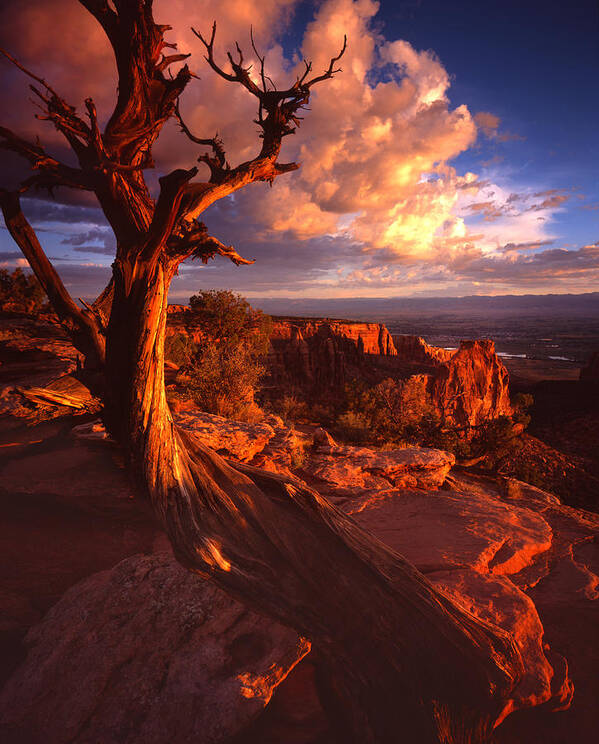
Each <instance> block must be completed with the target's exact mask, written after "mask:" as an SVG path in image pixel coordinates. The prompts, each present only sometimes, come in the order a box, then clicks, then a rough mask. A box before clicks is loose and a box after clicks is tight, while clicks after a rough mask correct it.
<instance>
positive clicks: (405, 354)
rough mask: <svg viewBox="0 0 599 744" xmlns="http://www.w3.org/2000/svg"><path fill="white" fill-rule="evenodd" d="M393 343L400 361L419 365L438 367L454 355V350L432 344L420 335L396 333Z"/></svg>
mask: <svg viewBox="0 0 599 744" xmlns="http://www.w3.org/2000/svg"><path fill="white" fill-rule="evenodd" d="M393 343H394V344H395V348H396V349H397V357H398V361H399V362H404V363H407V364H413V365H418V366H425V367H426V366H430V367H436V366H437V365H439V364H442V363H444V362H448V361H449V360H450V359H451V357H452V356H453V354H454V352H453V351H448V350H447V349H441V348H439V347H438V346H431V345H430V344H427V343H426V341H425V340H424V339H423V338H421V337H420V336H407V335H396V336H393Z"/></svg>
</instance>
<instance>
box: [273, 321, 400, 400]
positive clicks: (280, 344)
mask: <svg viewBox="0 0 599 744" xmlns="http://www.w3.org/2000/svg"><path fill="white" fill-rule="evenodd" d="M273 320H274V327H273V334H272V337H271V352H270V355H269V360H268V367H269V372H270V376H271V381H272V383H273V384H274V385H275V386H276V387H281V388H283V387H299V388H301V389H303V390H304V391H306V392H308V393H310V394H319V393H322V392H324V391H326V390H332V391H335V390H336V391H337V392H338V391H340V390H343V387H344V386H345V384H346V383H347V382H349V381H350V380H351V379H354V378H356V377H367V378H368V377H369V376H370V375H372V374H373V372H376V370H377V369H378V368H379V367H381V365H383V366H385V365H384V362H385V361H386V360H387V361H388V359H389V358H395V357H396V356H397V351H396V349H395V345H394V344H393V339H392V338H391V334H390V333H389V331H388V330H387V329H386V328H385V326H384V325H382V324H380V323H356V322H352V321H346V320H331V319H329V318H317V319H311V318H282V317H275V318H273ZM387 366H388V365H387Z"/></svg>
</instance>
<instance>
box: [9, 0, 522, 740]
mask: <svg viewBox="0 0 599 744" xmlns="http://www.w3.org/2000/svg"><path fill="white" fill-rule="evenodd" d="M81 2H82V4H83V5H84V6H85V7H86V8H87V9H88V10H89V11H90V12H91V13H92V14H93V15H94V17H95V18H96V19H97V20H98V22H99V23H100V24H101V25H102V27H103V28H104V30H105V32H106V34H107V36H108V39H109V41H110V42H111V44H112V47H113V50H114V53H115V57H116V61H117V69H118V74H119V95H118V101H117V104H116V107H115V110H114V113H113V115H112V117H111V119H110V121H109V122H108V124H107V126H106V128H105V130H104V132H103V133H101V132H100V129H99V126H98V122H97V117H96V113H95V108H94V105H93V102H92V101H91V100H89V99H88V100H87V101H86V109H87V112H88V117H89V123H88V122H87V121H84V120H83V119H82V118H80V117H79V116H78V115H77V113H76V110H75V109H74V108H73V107H71V106H69V105H68V104H67V103H66V102H65V101H64V100H63V99H62V98H61V97H60V96H59V95H58V94H57V93H56V91H54V90H53V89H52V88H51V87H50V86H49V85H48V84H47V83H46V82H45V81H43V80H42V79H41V78H39V77H37V76H35V75H34V74H33V73H30V72H29V71H27V70H25V69H24V68H23V67H22V66H20V65H19V64H18V63H16V64H17V65H18V66H19V67H20V69H22V70H23V71H24V72H25V73H26V74H28V75H29V76H30V77H32V78H33V79H34V80H36V81H37V83H38V84H40V85H41V86H42V88H43V90H41V91H39V90H36V89H35V88H34V92H36V93H37V95H38V96H39V97H40V99H41V100H42V102H43V104H44V108H45V111H46V114H47V116H46V117H45V118H47V119H49V120H50V121H52V122H53V123H54V125H55V126H56V128H57V129H58V130H59V131H60V132H62V134H63V135H64V137H65V139H66V140H67V141H68V143H69V145H70V146H71V148H72V149H73V151H74V153H75V155H76V157H77V160H78V163H79V167H78V168H73V167H70V166H66V165H64V164H62V163H60V162H59V161H57V160H56V159H54V158H52V157H51V156H49V155H48V154H47V153H46V152H45V150H44V149H43V148H42V146H41V145H39V144H37V143H36V144H32V143H30V142H27V141H25V140H23V139H22V138H20V137H19V136H17V135H15V134H13V133H12V132H10V131H9V130H6V129H3V128H0V146H2V147H5V148H8V149H11V150H14V151H15V152H18V153H19V154H20V155H22V156H23V157H25V158H26V159H28V160H29V162H30V163H31V164H32V166H33V167H34V169H35V170H36V171H37V173H36V174H35V175H34V176H32V177H31V178H29V179H27V181H25V182H24V183H23V186H22V188H21V191H24V190H26V189H28V188H30V187H32V186H37V187H40V186H43V187H48V188H53V187H55V186H69V187H74V188H81V189H87V190H91V191H93V192H95V194H96V196H97V198H98V200H99V203H100V205H101V206H102V209H103V210H104V213H105V215H106V217H107V219H108V221H109V222H110V224H111V226H112V227H113V229H114V232H115V236H116V240H117V246H118V247H117V253H116V258H115V262H114V264H113V288H112V304H111V309H110V318H109V320H108V323H107V325H105V324H104V321H103V314H102V312H101V309H105V308H106V307H107V306H108V305H109V304H110V303H109V296H108V295H109V293H104V294H103V295H102V297H101V298H99V300H98V301H97V303H96V309H95V310H94V311H90V314H85V313H83V312H82V311H80V310H79V309H78V308H77V306H76V305H75V303H74V302H73V301H72V299H71V298H70V297H69V295H68V293H67V292H66V290H65V289H64V287H63V285H62V283H61V282H60V280H59V278H58V275H57V274H56V272H54V273H52V272H53V269H52V271H50V269H48V266H50V264H49V262H48V261H47V259H46V257H45V255H44V254H43V251H42V250H41V246H39V243H37V239H36V240H35V241H33V240H32V238H31V235H30V234H29V232H28V230H27V229H26V228H25V227H24V226H23V220H24V217H22V213H20V209H18V198H17V197H14V198H13V197H11V196H7V197H6V199H5V201H4V206H5V215H6V214H7V211H6V210H8V212H9V216H10V214H12V219H13V227H14V230H11V232H12V234H13V236H14V237H15V240H16V241H17V243H18V244H19V245H20V246H21V248H22V249H23V251H24V253H25V255H26V256H27V258H28V259H29V260H30V263H31V266H32V268H33V270H34V271H35V272H36V274H37V275H38V278H40V281H42V279H45V281H46V284H44V282H43V281H42V284H44V286H45V287H46V286H47V291H48V294H49V296H50V299H51V301H52V302H53V304H54V306H55V308H56V309H57V312H59V314H60V313H61V312H62V313H63V315H65V317H68V319H69V322H76V323H77V324H78V325H77V327H78V328H79V329H80V330H81V332H82V333H83V335H84V336H85V338H86V343H89V344H90V348H91V349H92V352H90V353H95V351H93V350H94V349H95V348H96V346H98V348H99V346H100V345H101V344H102V343H103V341H104V339H105V346H106V352H105V364H104V378H105V408H104V420H105V422H106V426H107V428H108V429H109V431H110V432H111V434H112V435H113V436H114V437H115V438H116V439H117V441H118V442H120V444H121V445H122V448H123V451H124V453H125V456H126V458H127V460H128V463H129V466H130V468H131V471H132V473H133V474H134V476H135V480H136V482H137V484H138V486H139V489H140V491H141V492H142V493H143V494H144V495H145V496H146V497H147V498H149V499H150V500H151V502H152V504H153V506H154V509H155V511H156V514H157V515H158V517H159V519H160V520H161V522H162V524H163V525H164V528H165V530H166V532H167V533H168V536H169V538H170V540H171V543H172V545H173V549H174V551H175V555H176V556H177V558H178V560H179V561H180V562H181V563H182V564H183V565H184V566H186V567H188V568H189V569H190V570H191V571H194V572H196V573H198V574H200V575H202V576H204V577H207V578H209V579H210V580H212V581H214V582H216V583H217V584H218V585H219V586H220V587H221V588H222V589H224V590H225V591H226V592H228V593H230V594H231V595H233V596H234V597H236V598H237V599H240V600H241V601H242V602H245V603H246V604H247V605H249V606H250V607H251V608H253V609H254V610H256V611H257V612H259V613H262V614H264V615H267V616H268V617H271V618H274V619H275V620H277V621H280V622H282V623H284V624H285V625H288V626H290V627H292V628H295V629H297V631H298V632H299V633H301V634H302V635H304V636H305V637H307V638H309V639H310V640H311V642H312V644H313V647H314V649H315V651H316V658H317V661H318V669H319V674H318V677H319V684H320V687H321V690H322V694H323V701H324V703H325V705H326V708H327V710H328V711H329V713H330V714H331V716H332V717H333V718H334V720H335V721H336V726H337V728H338V729H340V730H342V731H343V732H344V734H345V740H346V741H348V742H355V744H370V743H372V744H375V743H376V744H386V743H387V742H396V741H398V740H406V741H410V742H414V744H429V743H430V744H433V743H440V742H444V743H445V744H450V743H456V744H457V743H459V744H467V743H468V744H483V743H484V742H488V740H489V737H490V735H491V731H492V729H493V726H494V725H495V723H496V722H497V721H498V720H500V719H501V717H502V716H503V715H504V714H506V713H507V712H509V710H510V709H511V708H513V707H517V706H518V705H519V704H520V701H519V694H518V683H519V680H520V678H521V675H522V661H521V658H520V655H519V653H518V651H517V649H516V647H515V645H514V643H513V641H512V640H511V639H510V638H509V637H508V636H507V635H506V634H505V633H503V632H502V631H500V630H498V629H497V628H493V627H491V626H489V625H487V624H485V623H483V622H481V621H479V620H477V619H476V618H474V617H473V616H472V615H470V614H469V613H467V612H465V611H463V610H462V609H460V608H459V607H457V606H456V605H455V604H453V602H451V601H450V600H449V599H448V598H447V597H446V596H445V595H443V594H442V593H440V592H438V591H436V590H435V589H434V588H433V587H432V586H431V585H430V584H429V582H428V581H427V580H426V579H425V578H424V577H423V576H422V575H421V574H419V573H418V572H417V571H416V570H415V569H414V568H413V567H412V566H411V565H410V564H408V563H407V562H406V561H405V560H404V559H403V558H402V557H401V556H399V555H398V554H397V553H395V552H393V551H392V550H390V549H388V548H387V547H386V546H384V545H383V544H382V543H380V542H379V541H378V540H376V539H375V538H374V537H372V536H371V535H369V534H367V533H365V532H364V531H363V530H361V529H360V528H359V527H358V526H357V524H355V523H354V522H353V521H352V519H351V518H350V517H348V516H346V515H344V514H343V513H341V512H340V511H338V510H337V509H336V508H335V507H333V506H332V505H331V504H329V503H328V502H327V501H326V500H325V499H323V498H322V497H321V496H319V495H318V494H317V493H315V492H313V491H312V490H310V489H309V488H307V487H299V486H298V485H297V484H295V483H292V482H290V481H288V480H286V479H285V478H281V477H277V476H274V475H272V474H269V473H261V472H259V471H253V470H248V469H247V468H240V469H236V468H233V467H231V466H230V465H228V464H227V463H226V462H224V461H223V460H222V459H221V458H220V457H219V456H218V455H216V454H215V453H214V452H212V451H211V450H209V449H207V448H206V447H204V446H202V445H200V444H199V443H198V442H196V441H194V440H193V439H192V438H190V437H189V436H187V435H186V434H184V433H183V432H180V431H178V430H177V428H176V426H175V425H174V424H173V420H172V417H171V414H170V411H169V408H168V405H167V401H166V393H165V386H164V369H163V362H164V334H165V324H166V309H167V296H168V289H169V286H170V283H171V280H172V277H173V275H174V274H175V272H176V270H177V267H178V266H179V264H180V263H181V262H182V261H183V260H185V258H188V257H190V256H193V257H199V258H201V259H202V260H204V261H206V260H208V258H210V257H213V256H214V255H215V254H220V255H224V256H227V257H229V258H230V259H231V260H233V261H235V262H236V263H243V262H244V259H242V258H241V257H240V256H239V255H238V254H237V253H235V251H234V250H233V248H231V247H227V246H224V245H223V244H222V243H220V241H218V240H217V239H216V238H213V237H211V236H209V235H208V234H207V231H206V228H205V226H204V225H203V224H202V223H199V222H197V217H198V216H199V215H200V214H202V212H203V211H204V210H205V209H206V208H207V207H208V206H209V205H210V204H212V203H213V202H214V201H216V200H217V199H220V198H222V197H224V196H227V195H228V194H231V193H233V192H234V191H236V190H238V189H239V188H242V187H243V186H245V185H246V184H249V183H252V182H254V181H269V182H272V181H273V180H274V179H275V178H276V177H277V176H279V175H281V174H283V173H287V172H289V171H292V170H294V169H296V168H297V167H298V166H297V165H296V164H294V163H289V164H281V163H279V162H278V156H279V152H280V148H281V142H282V139H283V137H285V136H286V135H288V134H291V133H292V132H293V131H295V128H296V127H297V126H298V125H299V119H298V116H297V113H298V110H299V109H301V108H302V107H303V106H304V105H305V104H306V103H307V102H308V100H309V97H310V90H311V87H312V86H313V85H314V84H316V83H319V82H321V81H323V80H328V79H329V78H331V77H332V76H333V75H334V74H335V73H336V72H337V71H338V70H336V69H335V64H336V62H337V61H338V59H339V58H340V56H341V54H343V50H344V49H345V44H344V46H343V49H342V52H341V54H340V55H338V56H337V57H333V58H332V59H331V62H330V65H329V67H328V69H327V70H325V71H324V73H323V74H322V75H319V76H316V77H313V78H311V79H309V74H310V72H311V65H309V64H306V69H305V71H304V72H303V74H302V75H301V76H299V77H298V78H297V80H296V82H295V83H294V84H293V85H292V86H291V87H289V88H287V89H285V90H278V89H276V88H274V86H273V84H272V82H269V81H270V78H268V77H267V76H266V75H265V72H264V58H263V57H260V55H259V54H258V52H257V51H256V50H255V47H254V51H255V52H256V55H257V57H258V60H259V63H260V67H259V77H260V82H259V83H256V81H255V80H254V79H253V78H252V77H251V76H250V74H249V68H246V67H244V66H243V54H242V52H241V50H240V49H239V47H238V48H237V59H234V58H233V56H232V55H229V63H230V68H231V71H230V72H228V71H226V70H223V69H222V68H221V67H220V66H219V65H218V64H217V63H216V61H215V58H214V49H213V46H214V35H215V27H213V30H212V35H211V37H210V39H209V40H206V39H204V38H203V37H202V36H201V35H200V34H198V37H199V38H200V40H201V42H202V43H203V45H204V47H205V50H206V59H207V60H208V63H209V64H210V66H211V67H212V68H213V69H214V70H215V72H216V73H217V74H219V75H221V76H222V77H223V78H225V79H226V80H228V81H230V82H234V83H238V84H240V85H242V86H243V87H244V88H246V90H247V91H248V92H249V93H250V94H252V95H254V96H255V97H256V98H257V100H258V106H259V109H258V124H259V126H260V127H261V130H262V146H261V149H260V152H259V154H258V155H257V156H256V157H255V158H254V159H253V160H251V161H248V162H246V163H242V164H240V165H238V166H237V167H235V168H231V167H230V166H229V165H228V163H227V162H226V158H225V154H224V149H223V144H222V142H221V141H220V140H218V139H217V138H212V139H201V138H198V137H194V136H193V135H192V134H191V132H190V131H189V129H188V128H187V127H186V126H185V124H184V122H183V119H182V118H181V115H180V112H179V110H178V106H176V102H177V100H178V97H179V95H180V94H181V92H182V91H183V89H184V87H185V86H186V84H187V83H188V82H189V80H190V77H191V74H190V73H189V70H188V69H187V67H183V68H182V69H181V70H179V72H178V74H177V75H175V76H174V77H166V76H165V75H164V74H163V71H164V70H165V69H166V68H167V67H168V66H169V65H170V64H172V63H173V62H177V61H179V60H181V59H183V58H185V56H187V55H179V54H174V55H171V56H169V57H164V56H163V54H162V51H163V49H164V47H165V42H164V41H163V33H164V31H165V30H167V28H168V27H166V26H159V25H157V24H155V23H154V20H153V17H152V2H151V0H112V1H111V2H108V1H107V0H81ZM7 56H9V55H7ZM9 58H10V57H9ZM13 61H14V60H13ZM172 115H176V116H177V117H178V119H179V123H180V125H181V128H182V131H183V132H184V133H185V134H186V135H187V136H188V137H190V138H191V139H192V140H193V141H194V142H196V143H198V144H201V145H207V146H209V147H210V150H211V152H210V153H209V154H203V155H201V156H200V158H199V160H200V162H202V163H204V164H206V165H207V166H208V168H209V170H210V178H209V180H208V181H205V182H199V181H192V179H193V178H194V177H195V176H196V175H197V169H195V168H194V169H191V170H189V171H183V170H177V171H173V172H172V173H171V174H169V175H168V176H166V177H164V178H162V179H161V190H160V196H159V198H158V200H157V201H156V203H154V202H153V200H152V199H151V197H150V194H149V191H148V189H147V187H146V184H145V181H144V178H143V169H144V168H146V167H149V166H150V165H151V146H152V143H153V142H154V140H155V139H156V137H157V136H158V134H159V132H160V129H161V127H162V125H163V124H164V122H165V121H166V120H167V119H168V118H169V117H170V116H172ZM15 200H16V201H15ZM15 204H16V207H15ZM11 205H12V206H11ZM11 209H12V210H13V212H11V211H10V210H11ZM15 210H16V211H15ZM31 232H32V233H33V231H31ZM33 236H34V237H35V235H34V234H33ZM32 247H33V249H32ZM44 259H45V262H47V264H48V266H46V263H45V262H44ZM50 268H51V267H50ZM80 315H81V316H82V317H79V316H80ZM92 320H93V321H94V322H93V323H92ZM88 326H89V327H88ZM102 363H104V356H102ZM242 471H243V472H242ZM248 473H249V475H248Z"/></svg>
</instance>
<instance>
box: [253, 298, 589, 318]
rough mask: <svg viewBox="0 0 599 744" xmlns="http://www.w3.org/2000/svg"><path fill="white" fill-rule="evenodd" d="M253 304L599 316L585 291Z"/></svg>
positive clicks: (340, 313)
mask: <svg viewBox="0 0 599 744" xmlns="http://www.w3.org/2000/svg"><path fill="white" fill-rule="evenodd" d="M250 302H251V304H252V306H253V307H256V308H260V309H261V310H263V311H264V312H266V313H269V314H270V315H295V316H303V317H330V318H348V319H354V320H384V319H389V320H392V319H396V318H397V319H399V318H401V317H406V316H414V315H419V314H429V313H441V314H450V315H457V316H460V315H464V316H470V317H471V316H472V315H476V314H479V313H480V314H481V315H486V314H491V315H493V316H495V317H497V316H509V315H532V316H536V315H545V316H546V315H557V316H564V315H568V316H581V317H586V318H591V317H592V318H595V317H597V318H599V292H588V293H586V294H548V295H498V296H494V297H491V296H470V297H354V298H345V297H341V298H331V299H322V298H301V299H297V298H288V297H285V298H282V297H252V298H251V299H250Z"/></svg>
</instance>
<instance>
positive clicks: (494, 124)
mask: <svg viewBox="0 0 599 744" xmlns="http://www.w3.org/2000/svg"><path fill="white" fill-rule="evenodd" d="M474 121H475V122H476V126H477V127H478V128H479V129H480V131H481V132H482V133H483V134H484V135H485V137H496V136H497V132H498V129H499V125H500V124H501V119H500V118H499V117H498V116H495V114H492V113H490V112H489V111H479V112H478V113H477V114H476V115H475V117H474Z"/></svg>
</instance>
